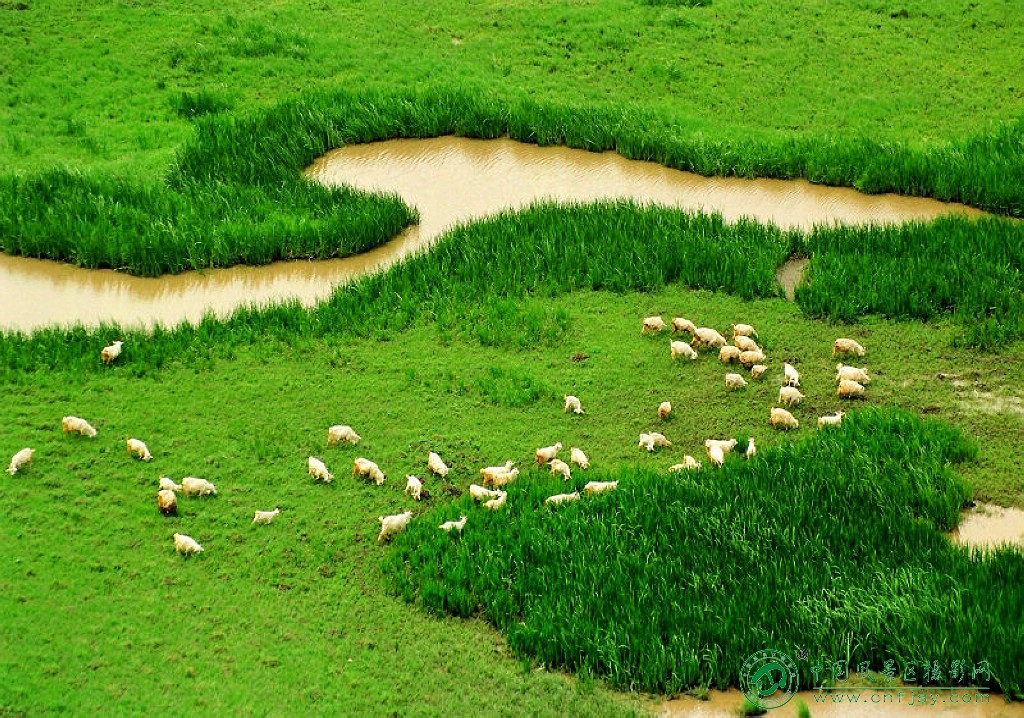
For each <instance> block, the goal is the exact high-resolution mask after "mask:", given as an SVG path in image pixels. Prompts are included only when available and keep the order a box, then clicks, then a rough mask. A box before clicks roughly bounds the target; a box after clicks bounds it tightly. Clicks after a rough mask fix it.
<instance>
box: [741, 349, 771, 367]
mask: <svg viewBox="0 0 1024 718" xmlns="http://www.w3.org/2000/svg"><path fill="white" fill-rule="evenodd" d="M764 360H765V356H764V352H763V351H761V350H760V349H756V350H754V351H748V352H740V364H742V365H743V368H744V369H750V368H751V367H752V366H754V365H755V364H764Z"/></svg>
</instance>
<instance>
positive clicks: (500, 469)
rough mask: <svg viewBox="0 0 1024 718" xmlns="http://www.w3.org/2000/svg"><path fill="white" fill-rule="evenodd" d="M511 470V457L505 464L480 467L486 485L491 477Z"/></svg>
mask: <svg viewBox="0 0 1024 718" xmlns="http://www.w3.org/2000/svg"><path fill="white" fill-rule="evenodd" d="M510 471H512V460H511V459H509V460H508V461H506V462H505V465H504V466H488V467H486V468H483V469H480V475H481V476H483V477H484V486H486V485H487V484H488V483H490V479H491V477H493V476H500V475H502V474H507V473H509V472H510Z"/></svg>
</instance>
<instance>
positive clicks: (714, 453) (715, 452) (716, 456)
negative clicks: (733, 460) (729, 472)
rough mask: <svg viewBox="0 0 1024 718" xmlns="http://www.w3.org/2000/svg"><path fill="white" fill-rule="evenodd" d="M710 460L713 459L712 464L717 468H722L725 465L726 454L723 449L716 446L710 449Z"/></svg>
mask: <svg viewBox="0 0 1024 718" xmlns="http://www.w3.org/2000/svg"><path fill="white" fill-rule="evenodd" d="M708 458H709V459H711V463H712V464H714V465H715V466H721V465H722V464H724V463H725V452H724V451H722V447H721V446H718V445H717V444H715V445H714V446H709V447H708Z"/></svg>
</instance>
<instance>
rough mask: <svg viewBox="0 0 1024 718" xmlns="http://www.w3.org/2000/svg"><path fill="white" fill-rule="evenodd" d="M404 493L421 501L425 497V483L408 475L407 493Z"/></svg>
mask: <svg viewBox="0 0 1024 718" xmlns="http://www.w3.org/2000/svg"><path fill="white" fill-rule="evenodd" d="M403 493H406V494H411V495H412V497H413V498H414V499H416V500H417V501H419V500H420V499H421V497H422V495H423V482H422V481H420V480H419V479H418V478H416V477H415V476H413V475H412V474H408V475H406V477H405V491H404V492H403Z"/></svg>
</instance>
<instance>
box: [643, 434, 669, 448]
mask: <svg viewBox="0 0 1024 718" xmlns="http://www.w3.org/2000/svg"><path fill="white" fill-rule="evenodd" d="M648 436H650V437H651V439H652V440H653V441H654V445H655V446H672V442H671V441H669V440H668V439H667V438H666V437H665V435H664V434H659V433H658V432H656V431H652V432H651V433H650V434H648Z"/></svg>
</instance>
